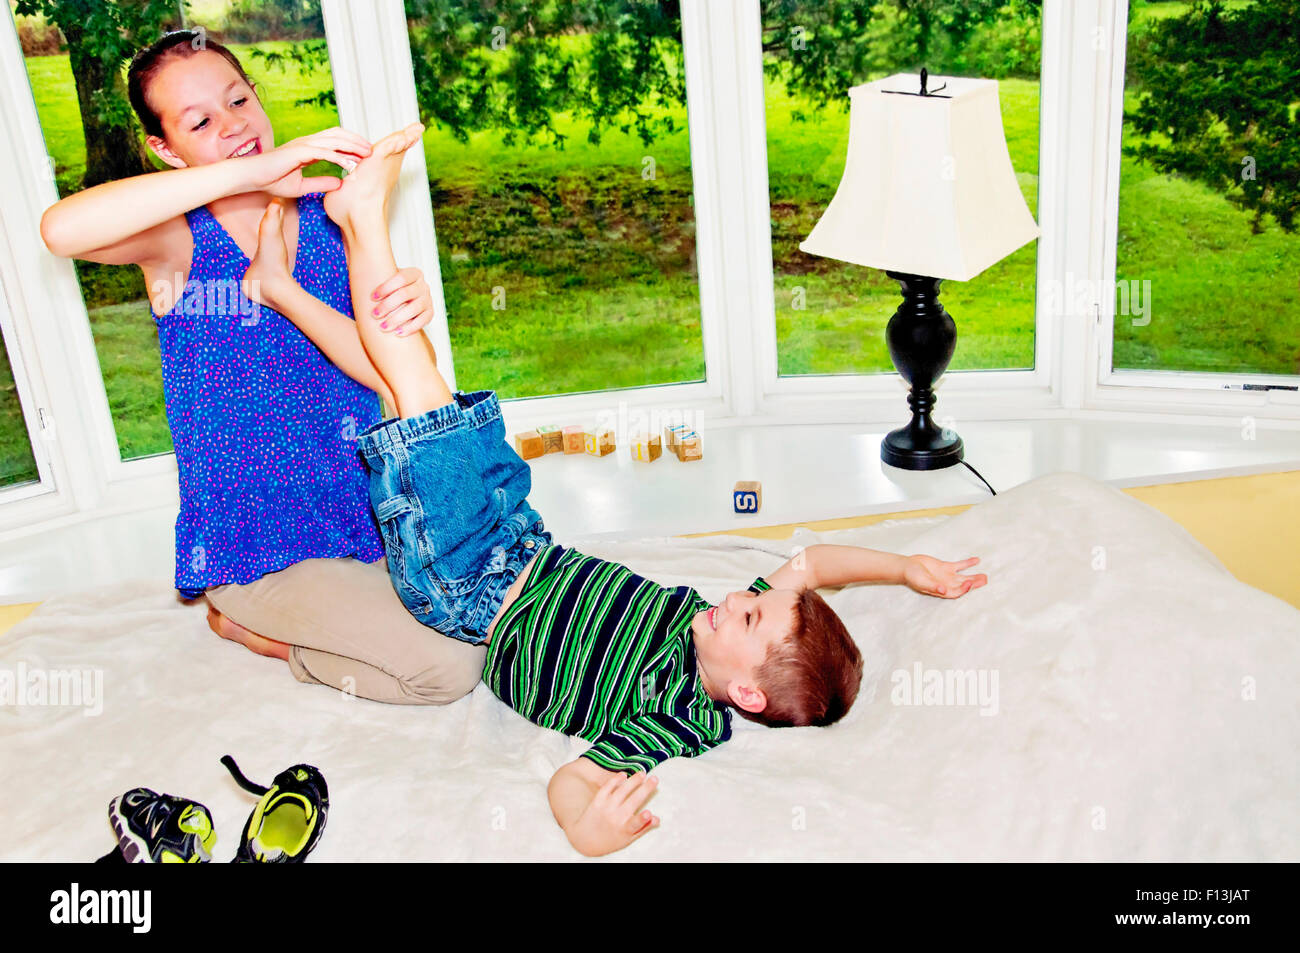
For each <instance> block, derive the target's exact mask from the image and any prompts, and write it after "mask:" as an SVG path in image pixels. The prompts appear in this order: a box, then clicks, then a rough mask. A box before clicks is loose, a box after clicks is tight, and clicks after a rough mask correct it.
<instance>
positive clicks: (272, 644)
mask: <svg viewBox="0 0 1300 953" xmlns="http://www.w3.org/2000/svg"><path fill="white" fill-rule="evenodd" d="M208 628H210V629H211V630H212V631H213V632H215V633H217V635H219V636H221V637H222V638H223V639H229V640H230V641H231V642H238V643H239V644H240V645H242V646H243V647H244V648H246V649H248V650H249V651H250V652H253V653H255V654H257V655H265V656H266V657H267V658H278V659H280V660H281V661H283V662H287V661H289V649H290V646H289V645H288V644H287V643H285V642H277V641H275V640H274V639H268V638H266V637H265V636H262V635H258V634H257V633H256V632H254V631H252V630H251V629H246V628H244V627H243V626H242V625H240V624H239V623H238V622H234V621H232V620H231V619H230V618H229V617H228V616H224V615H222V614H221V612H220V611H219V610H218V609H217V607H216V606H214V605H212V604H211V603H209V604H208Z"/></svg>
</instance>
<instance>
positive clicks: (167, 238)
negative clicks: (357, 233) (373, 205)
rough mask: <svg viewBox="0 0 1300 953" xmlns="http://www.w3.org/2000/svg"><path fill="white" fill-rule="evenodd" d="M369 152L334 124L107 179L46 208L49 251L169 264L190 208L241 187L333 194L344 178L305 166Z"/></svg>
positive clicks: (348, 161) (347, 160)
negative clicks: (253, 148)
mask: <svg viewBox="0 0 1300 953" xmlns="http://www.w3.org/2000/svg"><path fill="white" fill-rule="evenodd" d="M369 154H370V144H369V143H368V142H366V141H365V140H364V139H362V138H361V137H360V136H358V135H356V134H355V133H351V132H347V131H346V130H343V129H328V130H326V131H325V132H319V133H316V134H315V135H312V136H304V137H303V138H301V139H294V140H293V141H291V142H287V143H285V144H284V145H282V146H280V147H279V148H277V149H272V150H271V151H270V152H267V153H263V154H262V155H258V156H248V157H244V158H238V159H223V160H222V161H220V162H213V163H211V164H210V165H202V166H196V167H194V168H182V169H169V170H167V171H165V172H149V173H146V174H144V175H135V176H131V177H130V178H126V179H119V180H118V181H116V182H105V183H104V184H103V185H97V186H95V187H93V188H89V189H85V190H84V191H81V192H77V193H75V194H74V195H69V196H68V197H67V198H65V199H62V200H60V201H58V202H56V203H55V204H54V205H52V206H50V207H49V208H48V209H46V210H45V214H44V215H43V216H41V238H42V240H43V241H44V242H45V247H46V248H48V249H49V250H50V251H51V252H52V253H54V254H55V255H59V256H60V257H62V258H84V259H86V260H88V261H98V262H102V263H104V264H109V265H126V264H136V265H155V266H156V265H165V264H170V263H171V262H172V258H173V257H174V253H175V252H174V245H175V242H174V237H175V236H174V235H173V234H172V233H173V232H174V230H175V229H176V227H178V226H177V223H178V220H180V217H181V216H182V215H184V214H185V213H186V212H188V211H190V210H191V209H195V208H198V207H199V206H200V205H206V204H208V203H209V202H212V201H214V200H216V199H219V198H222V197H224V196H227V195H238V194H240V193H242V192H255V191H265V192H269V193H271V194H272V195H281V196H299V195H306V194H307V193H308V192H313V191H321V192H328V191H331V190H333V189H336V188H338V187H339V180H338V179H337V178H336V177H334V176H319V177H313V178H306V177H304V176H303V174H302V169H303V167H304V166H307V165H310V164H311V163H313V162H316V161H318V160H325V161H327V162H333V163H336V164H338V165H341V166H345V167H351V166H352V165H354V164H355V162H356V160H357V159H358V158H360V157H364V156H366V155H369ZM179 224H180V225H181V226H183V225H184V222H183V221H180V222H179ZM185 264H187V265H188V262H186V263H185Z"/></svg>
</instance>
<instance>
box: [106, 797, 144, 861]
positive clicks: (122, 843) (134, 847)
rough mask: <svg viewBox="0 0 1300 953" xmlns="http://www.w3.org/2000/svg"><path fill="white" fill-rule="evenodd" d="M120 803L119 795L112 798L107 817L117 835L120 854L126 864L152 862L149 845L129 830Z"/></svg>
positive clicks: (129, 826)
mask: <svg viewBox="0 0 1300 953" xmlns="http://www.w3.org/2000/svg"><path fill="white" fill-rule="evenodd" d="M121 803H122V798H121V796H118V797H115V798H113V803H112V804H110V805H109V806H108V817H109V820H110V821H112V824H113V833H114V834H116V835H117V846H118V848H119V849H120V850H121V851H122V856H123V857H124V858H126V862H127V863H128V864H147V863H152V861H153V858H152V857H150V856H149V845H148V844H147V843H145V840H144V838H142V837H140V836H139V835H137V834H136V833H135V832H134V831H132V830H131V825H129V824H128V823H127V822H126V818H125V817H123V816H122V811H121Z"/></svg>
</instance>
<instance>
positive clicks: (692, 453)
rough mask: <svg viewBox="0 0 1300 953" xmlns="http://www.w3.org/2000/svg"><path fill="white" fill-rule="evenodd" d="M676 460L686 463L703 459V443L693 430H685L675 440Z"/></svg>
mask: <svg viewBox="0 0 1300 953" xmlns="http://www.w3.org/2000/svg"><path fill="white" fill-rule="evenodd" d="M676 453H677V459H678V460H681V461H682V462H683V463H686V462H688V461H690V460H703V459H704V443H703V441H701V440H700V435H699V434H697V433H696V432H695V431H694V430H687V431H685V432H684V433H682V435H681V436H680V437H679V438H678V440H677V449H676Z"/></svg>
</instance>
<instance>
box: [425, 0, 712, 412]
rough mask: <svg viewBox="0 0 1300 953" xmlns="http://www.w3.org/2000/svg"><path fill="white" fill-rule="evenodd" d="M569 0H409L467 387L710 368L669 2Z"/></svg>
mask: <svg viewBox="0 0 1300 953" xmlns="http://www.w3.org/2000/svg"><path fill="white" fill-rule="evenodd" d="M578 6H580V7H581V9H580V10H576V11H575V9H574V7H575V5H574V4H572V3H567V2H564V3H556V4H545V5H535V4H534V5H526V4H523V3H518V4H496V5H489V4H480V3H474V2H469V0H465V2H451V3H445V2H436V3H435V2H431V0H407V3H406V12H407V17H408V24H409V29H410V44H411V58H412V61H413V63H414V68H415V81H416V90H417V95H418V97H419V102H420V113H421V117H422V118H423V120H424V122H425V124H426V126H427V127H428V129H427V132H426V133H425V139H424V147H425V157H426V159H427V163H428V169H429V180H430V181H429V187H430V191H431V196H432V201H433V211H434V219H435V221H436V222H437V228H438V248H439V256H440V259H441V267H442V279H443V284H444V289H445V294H446V302H447V314H448V324H449V327H450V333H451V342H452V349H453V352H454V354H455V361H456V378H457V381H458V382H459V383H460V385H461V386H462V387H465V388H480V387H490V388H495V389H496V390H498V391H499V393H500V394H501V396H502V397H515V398H517V397H533V396H540V395H545V394H563V393H572V392H577V391H592V390H605V389H610V388H619V387H637V386H644V385H649V384H665V383H672V382H681V381H697V380H702V379H703V378H704V346H703V339H702V336H701V330H700V303H699V289H698V284H697V277H696V263H695V218H694V208H693V200H692V180H691V165H690V138H689V136H688V133H687V123H686V91H685V74H684V63H683V54H682V43H681V20H680V16H679V15H678V14H677V11H676V9H675V5H667V4H665V5H663V7H664V9H662V10H661V9H660V5H659V4H646V3H643V2H639V0H611V2H608V3H600V4H582V5H578ZM670 7H671V8H672V9H669V8H670ZM597 139H598V141H596V140H597ZM559 141H562V143H563V148H562V149H559V148H556V145H555V143H556V142H559Z"/></svg>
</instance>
